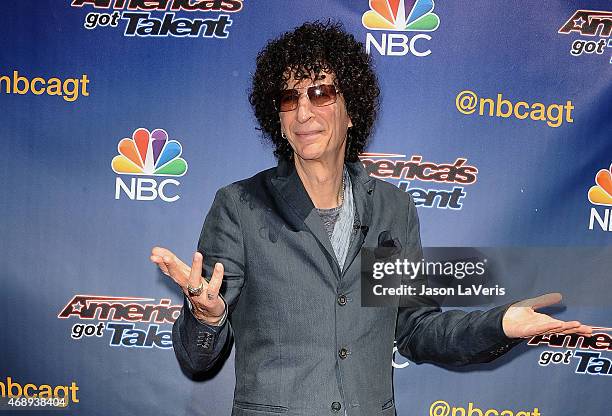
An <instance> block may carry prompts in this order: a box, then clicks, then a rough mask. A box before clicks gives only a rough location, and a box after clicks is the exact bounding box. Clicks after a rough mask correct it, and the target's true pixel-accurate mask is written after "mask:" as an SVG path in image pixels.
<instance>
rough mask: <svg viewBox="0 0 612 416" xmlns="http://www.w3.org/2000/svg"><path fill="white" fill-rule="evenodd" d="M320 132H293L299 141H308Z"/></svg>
mask: <svg viewBox="0 0 612 416" xmlns="http://www.w3.org/2000/svg"><path fill="white" fill-rule="evenodd" d="M321 132H322V130H309V131H299V132H297V131H296V132H294V133H295V135H296V136H297V137H298V138H300V139H310V138H313V137H315V136H317V135H319V134H320V133H321Z"/></svg>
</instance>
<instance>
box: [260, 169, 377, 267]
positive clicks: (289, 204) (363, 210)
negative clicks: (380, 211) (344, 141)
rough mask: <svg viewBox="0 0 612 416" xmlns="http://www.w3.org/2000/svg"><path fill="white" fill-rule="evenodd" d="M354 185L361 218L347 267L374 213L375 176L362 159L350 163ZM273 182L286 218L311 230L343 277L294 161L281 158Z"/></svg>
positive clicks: (279, 205)
mask: <svg viewBox="0 0 612 416" xmlns="http://www.w3.org/2000/svg"><path fill="white" fill-rule="evenodd" d="M346 166H347V169H348V172H349V175H350V177H351V182H352V184H353V195H354V198H353V200H354V201H355V209H356V210H357V215H358V218H359V219H358V221H357V222H356V223H355V226H354V227H355V229H356V231H357V233H358V234H357V238H354V239H352V241H351V245H350V246H349V250H348V253H347V256H346V260H345V262H344V269H345V270H346V269H348V267H349V266H350V265H351V263H352V262H353V260H354V259H355V257H356V256H357V254H358V253H359V250H360V249H361V245H362V244H363V241H364V239H365V235H366V234H367V231H368V229H369V226H370V219H371V216H372V194H373V192H374V184H375V181H374V180H373V178H371V177H370V176H369V175H368V174H367V172H366V170H365V168H364V167H363V164H362V163H361V161H357V162H347V163H346ZM270 182H271V184H272V188H273V190H274V192H273V195H274V199H275V201H276V202H277V207H278V209H279V211H280V212H281V214H283V217H284V218H285V219H286V221H287V222H288V223H289V224H290V225H291V226H292V227H293V228H294V229H296V230H308V231H310V232H311V233H312V235H313V236H314V237H315V239H316V240H317V242H318V243H319V245H320V246H321V247H323V249H324V250H325V254H326V257H327V258H328V260H329V261H330V265H331V266H332V268H333V269H334V270H335V271H336V276H337V277H340V275H341V271H340V267H339V266H338V261H337V259H336V255H335V253H334V249H333V247H332V245H331V241H330V239H329V236H328V235H327V232H326V231H325V228H324V227H323V222H322V221H321V218H320V217H319V214H318V212H317V211H316V210H315V209H314V204H313V203H312V200H311V199H310V197H309V196H308V193H307V192H306V189H305V188H304V185H303V184H302V181H301V179H300V177H299V176H298V174H297V171H296V170H295V166H294V165H293V162H291V161H287V160H280V161H279V163H278V166H277V168H276V170H275V174H273V175H272V177H271V179H270Z"/></svg>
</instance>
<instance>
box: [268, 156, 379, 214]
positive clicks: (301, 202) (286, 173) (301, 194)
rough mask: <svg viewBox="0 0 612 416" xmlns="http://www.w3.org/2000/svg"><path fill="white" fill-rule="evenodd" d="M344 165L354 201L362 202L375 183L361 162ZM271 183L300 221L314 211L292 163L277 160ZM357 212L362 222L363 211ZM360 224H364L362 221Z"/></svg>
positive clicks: (370, 192) (369, 193)
mask: <svg viewBox="0 0 612 416" xmlns="http://www.w3.org/2000/svg"><path fill="white" fill-rule="evenodd" d="M345 165H346V168H347V170H348V173H349V176H350V177H351V182H352V184H353V193H354V194H355V200H356V201H357V200H363V198H365V195H371V194H372V192H373V188H374V183H375V181H374V180H373V178H372V177H371V176H370V175H368V173H367V172H366V170H365V168H364V167H363V164H362V163H361V161H357V162H345ZM271 182H272V185H274V187H275V188H276V189H277V190H278V191H279V192H280V194H281V195H282V196H283V197H284V199H285V200H286V201H287V202H288V203H289V204H290V205H291V206H292V208H293V209H294V210H295V211H296V213H297V214H298V216H299V217H300V218H301V219H302V220H304V219H305V218H306V217H307V216H308V215H309V214H310V212H311V211H312V210H313V209H314V204H313V203H312V200H311V199H310V196H308V193H307V192H306V188H304V184H302V180H301V179H300V176H299V175H298V173H297V170H296V169H295V165H294V163H293V161H291V160H287V159H281V160H279V162H278V166H277V167H276V169H275V174H273V176H272V179H271ZM364 208H365V207H364ZM358 212H359V214H360V218H361V219H362V220H364V219H365V218H362V214H366V212H365V210H358ZM368 219H369V216H368ZM362 224H364V222H363V221H362Z"/></svg>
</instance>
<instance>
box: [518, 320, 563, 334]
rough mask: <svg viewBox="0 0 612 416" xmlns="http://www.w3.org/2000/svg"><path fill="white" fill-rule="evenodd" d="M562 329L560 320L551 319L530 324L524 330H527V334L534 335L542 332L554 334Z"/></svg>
mask: <svg viewBox="0 0 612 416" xmlns="http://www.w3.org/2000/svg"><path fill="white" fill-rule="evenodd" d="M562 329H563V323H562V322H560V321H551V322H544V323H541V324H535V325H533V326H531V327H530V328H529V329H527V330H526V331H525V332H527V334H526V335H527V336H535V335H542V334H555V333H557V332H558V331H560V330H562Z"/></svg>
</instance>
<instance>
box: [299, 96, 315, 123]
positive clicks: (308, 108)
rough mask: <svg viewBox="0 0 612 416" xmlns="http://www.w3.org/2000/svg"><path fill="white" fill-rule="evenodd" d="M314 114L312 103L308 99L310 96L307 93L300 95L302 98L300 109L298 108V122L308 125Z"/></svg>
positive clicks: (300, 99)
mask: <svg viewBox="0 0 612 416" xmlns="http://www.w3.org/2000/svg"><path fill="white" fill-rule="evenodd" d="M313 115H314V114H313V113H312V103H311V102H310V100H309V99H308V95H307V94H306V91H304V92H303V93H302V94H300V98H298V107H297V121H299V122H300V123H306V122H307V121H308V120H310V119H311V118H312V117H313Z"/></svg>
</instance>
